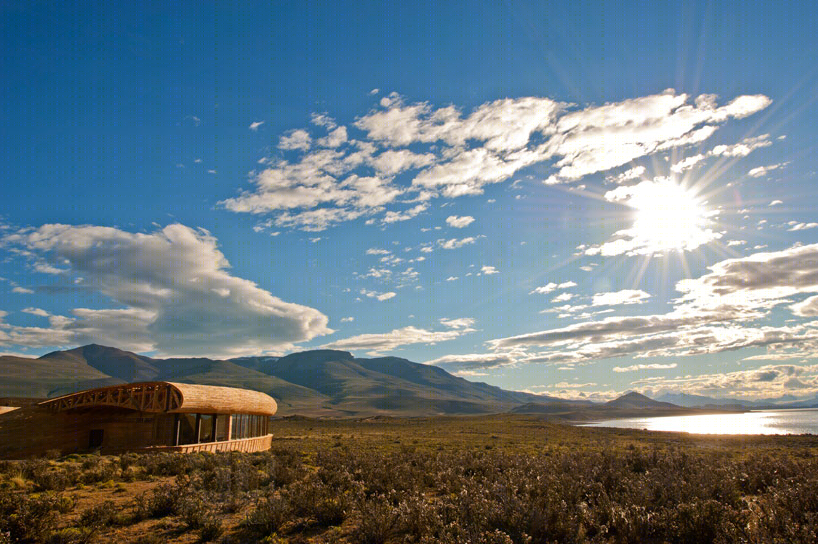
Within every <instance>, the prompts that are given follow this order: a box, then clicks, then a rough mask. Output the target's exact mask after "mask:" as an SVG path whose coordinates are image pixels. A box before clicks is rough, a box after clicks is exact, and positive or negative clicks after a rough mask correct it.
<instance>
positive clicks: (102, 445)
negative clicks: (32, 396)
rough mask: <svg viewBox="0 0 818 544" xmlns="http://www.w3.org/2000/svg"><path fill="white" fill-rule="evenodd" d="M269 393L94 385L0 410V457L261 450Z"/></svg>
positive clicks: (267, 437)
mask: <svg viewBox="0 0 818 544" xmlns="http://www.w3.org/2000/svg"><path fill="white" fill-rule="evenodd" d="M276 409H277V405H276V402H275V400H273V399H272V397H270V396H268V395H266V394H264V393H261V392H258V391H250V390H247V389H236V388H232V387H217V386H211V385H193V384H185V383H172V382H141V383H129V384H124V385H116V386H111V387H101V388H98V389H89V390H87V391H80V392H79V393H72V394H70V395H64V396H62V397H57V398H54V399H48V400H46V401H43V402H41V403H39V404H37V405H35V406H30V407H25V408H21V409H19V410H15V411H13V412H9V413H7V414H3V415H0V458H6V459H10V458H21V457H28V456H32V455H40V454H43V453H45V452H47V451H54V450H57V451H59V452H60V453H61V454H66V453H72V452H81V451H96V450H98V451H100V452H101V453H104V454H109V453H120V452H124V451H146V450H147V451H181V452H192V451H229V450H237V451H247V452H253V451H263V450H267V449H269V448H270V444H271V441H272V435H271V434H270V433H269V420H270V417H271V416H272V415H273V414H275V413H276Z"/></svg>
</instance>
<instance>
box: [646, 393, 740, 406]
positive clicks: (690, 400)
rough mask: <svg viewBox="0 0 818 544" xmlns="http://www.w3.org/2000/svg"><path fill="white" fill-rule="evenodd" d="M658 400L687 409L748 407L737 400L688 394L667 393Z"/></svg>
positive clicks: (657, 398)
mask: <svg viewBox="0 0 818 544" xmlns="http://www.w3.org/2000/svg"><path fill="white" fill-rule="evenodd" d="M656 400H658V401H662V402H670V403H672V404H675V405H677V406H684V407H685V408H711V407H715V406H725V407H738V406H741V407H747V406H749V404H746V403H744V402H742V401H739V400H737V399H716V398H712V397H705V396H703V395H691V394H688V393H665V394H663V395H660V396H658V397H656Z"/></svg>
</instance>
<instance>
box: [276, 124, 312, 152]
mask: <svg viewBox="0 0 818 544" xmlns="http://www.w3.org/2000/svg"><path fill="white" fill-rule="evenodd" d="M311 143H312V137H311V136H310V133H309V132H307V131H306V130H303V129H297V130H291V131H290V132H288V133H287V134H285V135H284V136H282V137H281V138H280V139H279V140H278V148H279V149H286V150H301V151H306V150H308V149H309V148H310V144H311Z"/></svg>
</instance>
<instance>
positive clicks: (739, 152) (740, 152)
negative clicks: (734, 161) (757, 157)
mask: <svg viewBox="0 0 818 544" xmlns="http://www.w3.org/2000/svg"><path fill="white" fill-rule="evenodd" d="M771 145H772V142H771V141H770V135H769V134H762V135H760V136H753V137H750V138H745V139H743V140H742V141H741V142H739V143H737V144H734V145H717V146H716V147H714V148H713V149H712V150H710V154H711V155H716V156H723V157H746V156H747V155H749V154H750V153H752V152H753V151H755V150H756V149H759V148H761V147H768V146H771Z"/></svg>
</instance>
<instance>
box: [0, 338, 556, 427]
mask: <svg viewBox="0 0 818 544" xmlns="http://www.w3.org/2000/svg"><path fill="white" fill-rule="evenodd" d="M150 380H170V381H178V382H185V383H201V384H209V385H227V386H233V387H243V388H247V389H255V390H258V391H263V392H265V393H268V394H269V395H271V396H272V397H273V398H275V399H276V400H277V401H278V403H279V413H280V414H282V415H288V414H295V413H299V414H304V415H327V416H351V415H355V416H358V415H378V414H390V415H435V414H481V413H496V412H505V411H508V410H510V409H512V408H515V407H517V406H520V405H523V404H527V403H537V402H546V403H547V402H562V403H568V404H571V401H561V400H559V399H554V398H553V397H544V396H538V395H532V394H528V393H520V392H515V391H506V390H503V389H500V388H499V387H494V386H492V385H488V384H485V383H475V382H470V381H468V380H465V379H463V378H459V377H457V376H453V375H451V374H449V373H448V372H446V371H445V370H443V369H441V368H438V367H434V366H429V365H422V364H418V363H413V362H411V361H408V360H406V359H401V358H398V357H380V358H372V359H356V358H355V357H353V356H352V354H350V353H348V352H345V351H334V350H314V351H306V352H301V353H294V354H291V355H287V356H285V357H266V356H261V357H240V358H236V359H232V360H229V361H224V360H215V359H208V358H202V357H199V358H171V359H155V358H152V357H147V356H144V355H138V354H135V353H131V352H127V351H123V350H120V349H117V348H112V347H106V346H100V345H96V344H91V345H88V346H82V347H78V348H75V349H71V350H66V351H55V352H52V353H49V354H47V355H43V356H42V357H40V358H38V359H29V358H25V357H0V396H16V397H54V396H58V395H62V394H66V393H70V392H73V391H79V390H82V389H87V388H91V387H99V386H103V385H114V384H119V383H126V382H133V381H150Z"/></svg>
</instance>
